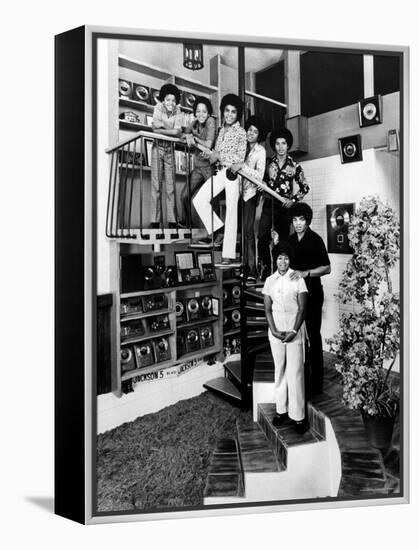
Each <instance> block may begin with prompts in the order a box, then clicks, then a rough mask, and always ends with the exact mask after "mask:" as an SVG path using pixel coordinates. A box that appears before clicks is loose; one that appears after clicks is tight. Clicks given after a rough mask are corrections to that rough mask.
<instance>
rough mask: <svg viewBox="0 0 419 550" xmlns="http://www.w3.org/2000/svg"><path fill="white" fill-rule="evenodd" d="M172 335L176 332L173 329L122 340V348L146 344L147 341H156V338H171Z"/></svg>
mask: <svg viewBox="0 0 419 550" xmlns="http://www.w3.org/2000/svg"><path fill="white" fill-rule="evenodd" d="M172 334H174V330H172V329H167V330H161V331H158V332H147V334H143V335H142V336H137V337H134V338H127V339H126V340H121V346H128V345H130V344H138V343H139V342H144V341H146V340H154V339H155V338H161V337H162V336H171V335H172Z"/></svg>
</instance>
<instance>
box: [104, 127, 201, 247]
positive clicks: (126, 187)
mask: <svg viewBox="0 0 419 550" xmlns="http://www.w3.org/2000/svg"><path fill="white" fill-rule="evenodd" d="M151 142H157V143H158V144H164V146H165V147H166V148H168V153H171V154H173V157H175V150H177V151H181V152H183V153H184V155H185V157H184V158H185V160H186V163H185V164H186V166H185V172H184V177H185V179H186V186H187V189H188V191H189V199H190V181H189V174H190V150H189V147H188V146H187V144H186V143H185V142H184V141H182V140H180V139H178V138H174V137H170V136H165V135H162V134H158V133H155V132H147V131H140V132H137V133H136V134H134V135H133V136H132V137H129V138H127V139H125V140H122V141H120V142H119V143H118V144H117V145H115V146H114V147H110V148H109V149H107V150H106V153H108V154H109V155H110V170H109V190H108V204H107V214H106V236H107V237H109V238H113V239H120V240H135V239H137V241H138V240H140V241H148V242H149V243H150V241H154V240H157V241H160V242H161V244H163V242H171V241H173V240H177V239H180V238H190V236H191V232H192V227H191V225H192V222H191V220H189V222H190V223H189V228H188V229H180V228H179V227H178V224H179V218H178V212H177V207H176V204H177V196H176V195H177V193H176V168H175V165H174V166H173V176H172V177H173V181H174V194H175V196H174V200H175V218H176V222H175V223H176V226H177V227H176V228H175V229H171V230H168V229H167V228H165V227H164V226H163V197H164V193H163V189H162V188H161V187H162V186H163V185H164V183H161V184H160V185H161V187H160V200H159V204H158V208H159V209H160V219H161V222H160V227H159V229H149V228H148V225H149V212H147V211H146V209H147V205H148V201H147V200H145V199H146V195H147V194H148V193H149V186H145V184H144V179H145V177H144V176H145V174H146V173H147V172H148V173H150V174H151V168H150V165H151V147H150V146H149V147H147V145H148V144H151ZM146 161H147V162H146ZM158 166H159V168H158V169H159V170H160V163H159V165H158ZM160 176H161V174H160V173H159V174H158V178H159V181H160V182H162V178H161V177H160ZM144 244H147V243H144Z"/></svg>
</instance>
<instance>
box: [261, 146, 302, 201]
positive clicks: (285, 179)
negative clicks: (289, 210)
mask: <svg viewBox="0 0 419 550" xmlns="http://www.w3.org/2000/svg"><path fill="white" fill-rule="evenodd" d="M266 172H267V173H266V182H267V184H268V185H269V187H270V188H271V189H272V190H273V191H275V193H278V195H280V196H281V197H286V198H287V199H291V200H294V201H300V200H302V199H303V198H304V197H305V195H307V193H308V192H309V190H310V187H309V186H308V185H307V183H306V179H305V176H304V171H303V169H302V168H301V165H300V164H298V162H295V160H294V159H293V158H292V157H291V156H290V155H287V158H286V159H285V162H284V164H283V165H282V166H281V165H280V164H279V160H278V157H277V156H276V155H275V156H273V157H272V158H271V159H270V160H269V163H268V166H267V170H266ZM294 183H295V184H296V185H297V186H298V190H297V192H296V193H294Z"/></svg>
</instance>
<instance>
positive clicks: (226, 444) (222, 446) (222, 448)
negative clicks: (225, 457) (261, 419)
mask: <svg viewBox="0 0 419 550" xmlns="http://www.w3.org/2000/svg"><path fill="white" fill-rule="evenodd" d="M214 452H216V453H217V454H221V453H227V454H230V453H235V452H237V443H236V441H235V440H234V439H228V438H223V439H218V440H217V446H216V448H215V451H214Z"/></svg>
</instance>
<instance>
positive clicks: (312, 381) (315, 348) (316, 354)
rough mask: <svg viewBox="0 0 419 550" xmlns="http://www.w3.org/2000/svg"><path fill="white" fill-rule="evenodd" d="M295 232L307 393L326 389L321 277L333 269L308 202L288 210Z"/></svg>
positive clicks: (294, 276)
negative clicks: (304, 294)
mask: <svg viewBox="0 0 419 550" xmlns="http://www.w3.org/2000/svg"><path fill="white" fill-rule="evenodd" d="M289 216H290V219H291V221H292V225H293V227H294V230H295V233H293V234H292V235H291V236H290V237H289V242H290V244H291V246H292V249H293V261H292V263H291V267H292V269H293V270H294V271H293V273H292V274H291V279H292V280H299V279H304V281H305V283H306V286H307V290H308V299H307V313H306V317H305V322H306V328H307V335H308V339H309V342H310V352H309V365H310V372H309V376H308V388H307V394H308V396H310V397H311V396H313V395H317V394H319V393H322V391H323V346H322V335H321V332H320V330H321V324H322V307H323V301H324V294H323V287H322V283H321V279H320V277H322V276H323V275H328V274H329V273H330V272H331V268H330V260H329V256H328V254H327V250H326V247H325V245H324V242H323V239H322V238H321V237H320V235H318V234H317V233H315V232H314V231H312V229H311V228H310V224H311V220H312V218H313V211H312V209H311V208H310V206H309V205H308V204H306V203H303V202H300V203H296V204H294V205H293V206H291V208H290V209H289Z"/></svg>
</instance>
